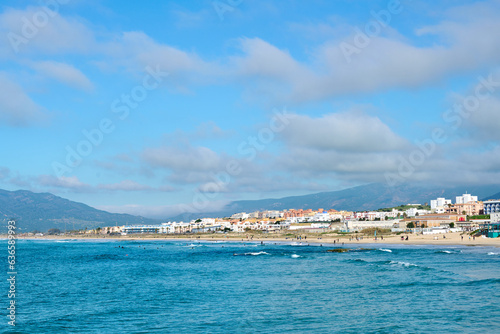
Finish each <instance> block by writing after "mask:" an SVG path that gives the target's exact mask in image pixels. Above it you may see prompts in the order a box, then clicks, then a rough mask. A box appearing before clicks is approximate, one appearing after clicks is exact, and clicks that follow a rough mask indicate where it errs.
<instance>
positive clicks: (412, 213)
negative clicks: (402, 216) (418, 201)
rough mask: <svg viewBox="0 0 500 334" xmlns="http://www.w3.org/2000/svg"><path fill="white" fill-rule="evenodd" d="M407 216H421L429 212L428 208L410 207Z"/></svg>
mask: <svg viewBox="0 0 500 334" xmlns="http://www.w3.org/2000/svg"><path fill="white" fill-rule="evenodd" d="M405 213H406V216H407V217H415V216H417V214H418V216H420V215H426V214H428V213H429V211H427V210H418V209H417V208H409V209H408V210H406V211H405Z"/></svg>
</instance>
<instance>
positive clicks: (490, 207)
mask: <svg viewBox="0 0 500 334" xmlns="http://www.w3.org/2000/svg"><path fill="white" fill-rule="evenodd" d="M483 205H484V214H485V215H489V214H492V213H496V212H500V200H489V201H484V203H483Z"/></svg>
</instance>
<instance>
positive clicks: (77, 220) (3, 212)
mask: <svg viewBox="0 0 500 334" xmlns="http://www.w3.org/2000/svg"><path fill="white" fill-rule="evenodd" d="M12 218H15V219H16V220H17V226H18V228H19V232H29V231H33V230H39V231H46V230H48V229H50V228H58V229H60V230H61V231H64V230H68V231H69V230H73V229H84V228H89V229H90V228H95V227H99V226H110V225H115V224H118V225H124V224H159V223H160V221H158V220H154V219H149V218H144V217H137V216H132V215H127V214H115V213H109V212H106V211H102V210H97V209H95V208H92V207H90V206H88V205H86V204H83V203H78V202H73V201H70V200H67V199H64V198H61V197H58V196H55V195H53V194H50V193H33V192H31V191H27V190H18V191H7V190H1V189H0V220H1V221H2V227H4V226H6V224H5V222H6V221H7V220H9V219H12Z"/></svg>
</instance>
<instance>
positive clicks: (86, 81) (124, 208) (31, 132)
mask: <svg viewBox="0 0 500 334" xmlns="http://www.w3.org/2000/svg"><path fill="white" fill-rule="evenodd" d="M0 10H1V12H0V36H1V38H2V41H1V43H0V62H1V65H2V66H1V67H0V133H1V136H2V138H3V140H2V141H1V143H0V149H1V160H0V187H2V188H4V189H8V190H16V189H28V190H32V191H36V192H51V193H54V194H57V195H59V196H62V197H65V198H68V199H71V200H76V201H81V202H84V203H86V204H89V205H92V206H95V207H98V208H102V209H107V210H109V211H112V212H127V213H132V214H141V215H145V216H153V217H162V218H166V217H169V216H171V215H174V214H177V213H179V212H182V211H195V212H196V211H205V212H206V211H211V210H217V209H218V208H220V207H222V206H223V205H225V204H226V203H228V202H229V201H232V200H239V199H259V198H269V197H282V196H287V195H300V194H308V193H313V192H319V191H330V190H338V189H343V188H347V187H351V186H356V185H361V184H366V183H371V182H387V183H389V184H390V185H393V186H397V185H398V184H401V183H402V182H410V183H417V182H418V183H433V184H439V183H442V184H450V183H453V184H464V185H466V184H491V183H500V181H499V180H500V178H499V176H500V148H499V145H498V144H499V141H500V134H499V133H500V132H499V131H498V129H499V124H500V112H499V110H500V93H499V92H500V72H499V62H500V39H499V38H498V31H500V22H499V21H498V17H499V15H500V1H445V0H443V1H437V2H433V3H430V2H427V1H352V0H345V1H341V0H339V1H326V0H325V1H320V0H317V1H293V0H292V1H250V0H241V1H238V0H220V1H149V2H145V3H141V4H137V3H136V2H131V1H130V2H124V1H97V0H93V1H79V0H50V1H49V0H47V1H3V2H2V5H1V7H0ZM86 134H87V135H86Z"/></svg>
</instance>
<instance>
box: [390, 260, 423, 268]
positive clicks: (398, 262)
mask: <svg viewBox="0 0 500 334" xmlns="http://www.w3.org/2000/svg"><path fill="white" fill-rule="evenodd" d="M389 264H390V265H397V266H402V267H406V268H408V267H418V265H416V264H414V263H410V262H403V261H390V262H389Z"/></svg>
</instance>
